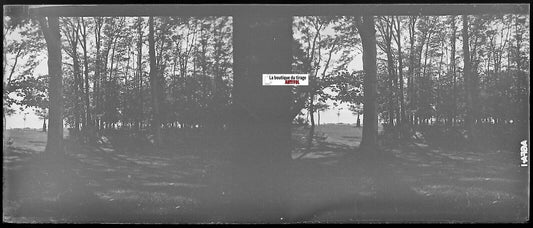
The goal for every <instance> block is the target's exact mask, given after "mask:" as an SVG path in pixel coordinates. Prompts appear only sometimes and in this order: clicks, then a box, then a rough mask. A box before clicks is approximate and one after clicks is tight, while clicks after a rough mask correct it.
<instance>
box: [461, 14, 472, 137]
mask: <svg viewBox="0 0 533 228" xmlns="http://www.w3.org/2000/svg"><path fill="white" fill-rule="evenodd" d="M468 40H469V35H468V16H467V15H465V14H463V60H464V68H463V75H464V76H463V77H464V84H465V94H466V117H465V125H464V126H465V129H466V131H467V137H468V139H469V140H470V139H472V136H473V130H474V118H473V117H474V116H473V113H472V111H473V110H472V91H471V83H472V79H471V77H472V72H471V67H472V63H471V62H470V46H469V44H468Z"/></svg>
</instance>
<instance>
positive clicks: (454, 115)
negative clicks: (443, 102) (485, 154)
mask: <svg viewBox="0 0 533 228" xmlns="http://www.w3.org/2000/svg"><path fill="white" fill-rule="evenodd" d="M451 23H452V36H451V40H452V53H451V55H450V62H451V68H452V69H451V71H452V116H451V118H450V124H451V125H452V126H455V125H456V122H457V75H456V62H455V52H456V51H455V48H456V47H455V46H456V37H455V36H456V34H457V26H456V24H455V16H452V22H451Z"/></svg>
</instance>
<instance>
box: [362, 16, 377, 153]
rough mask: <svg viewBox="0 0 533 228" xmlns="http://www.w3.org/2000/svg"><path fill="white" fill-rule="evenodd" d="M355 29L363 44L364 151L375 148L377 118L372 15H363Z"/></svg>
mask: <svg viewBox="0 0 533 228" xmlns="http://www.w3.org/2000/svg"><path fill="white" fill-rule="evenodd" d="M357 29H358V31H359V35H360V36H361V42H362V44H363V69H364V71H365V77H364V83H363V91H364V98H363V99H364V101H363V103H364V104H363V107H364V110H363V112H364V114H363V122H364V124H363V137H362V140H361V146H360V147H361V149H362V151H365V152H371V151H375V150H376V149H377V136H378V133H377V131H378V125H377V124H378V120H377V111H376V98H377V66H376V53H377V51H376V30H375V28H374V17H373V16H364V17H362V18H360V19H359V20H358V21H357Z"/></svg>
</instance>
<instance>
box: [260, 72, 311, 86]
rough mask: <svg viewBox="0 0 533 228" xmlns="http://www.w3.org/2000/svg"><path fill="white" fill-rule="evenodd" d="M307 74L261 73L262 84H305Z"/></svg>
mask: <svg viewBox="0 0 533 228" xmlns="http://www.w3.org/2000/svg"><path fill="white" fill-rule="evenodd" d="M307 85H309V75H308V74H263V86H307Z"/></svg>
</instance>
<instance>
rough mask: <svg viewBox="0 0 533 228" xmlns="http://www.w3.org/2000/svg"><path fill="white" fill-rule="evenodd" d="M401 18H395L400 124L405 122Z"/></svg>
mask: <svg viewBox="0 0 533 228" xmlns="http://www.w3.org/2000/svg"><path fill="white" fill-rule="evenodd" d="M401 28H402V27H401V20H400V18H399V17H397V18H396V45H397V46H398V78H399V81H400V94H399V96H398V97H399V99H400V125H403V124H404V123H405V98H404V94H403V89H404V88H403V87H404V85H403V54H402V36H401V34H402V30H401Z"/></svg>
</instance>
